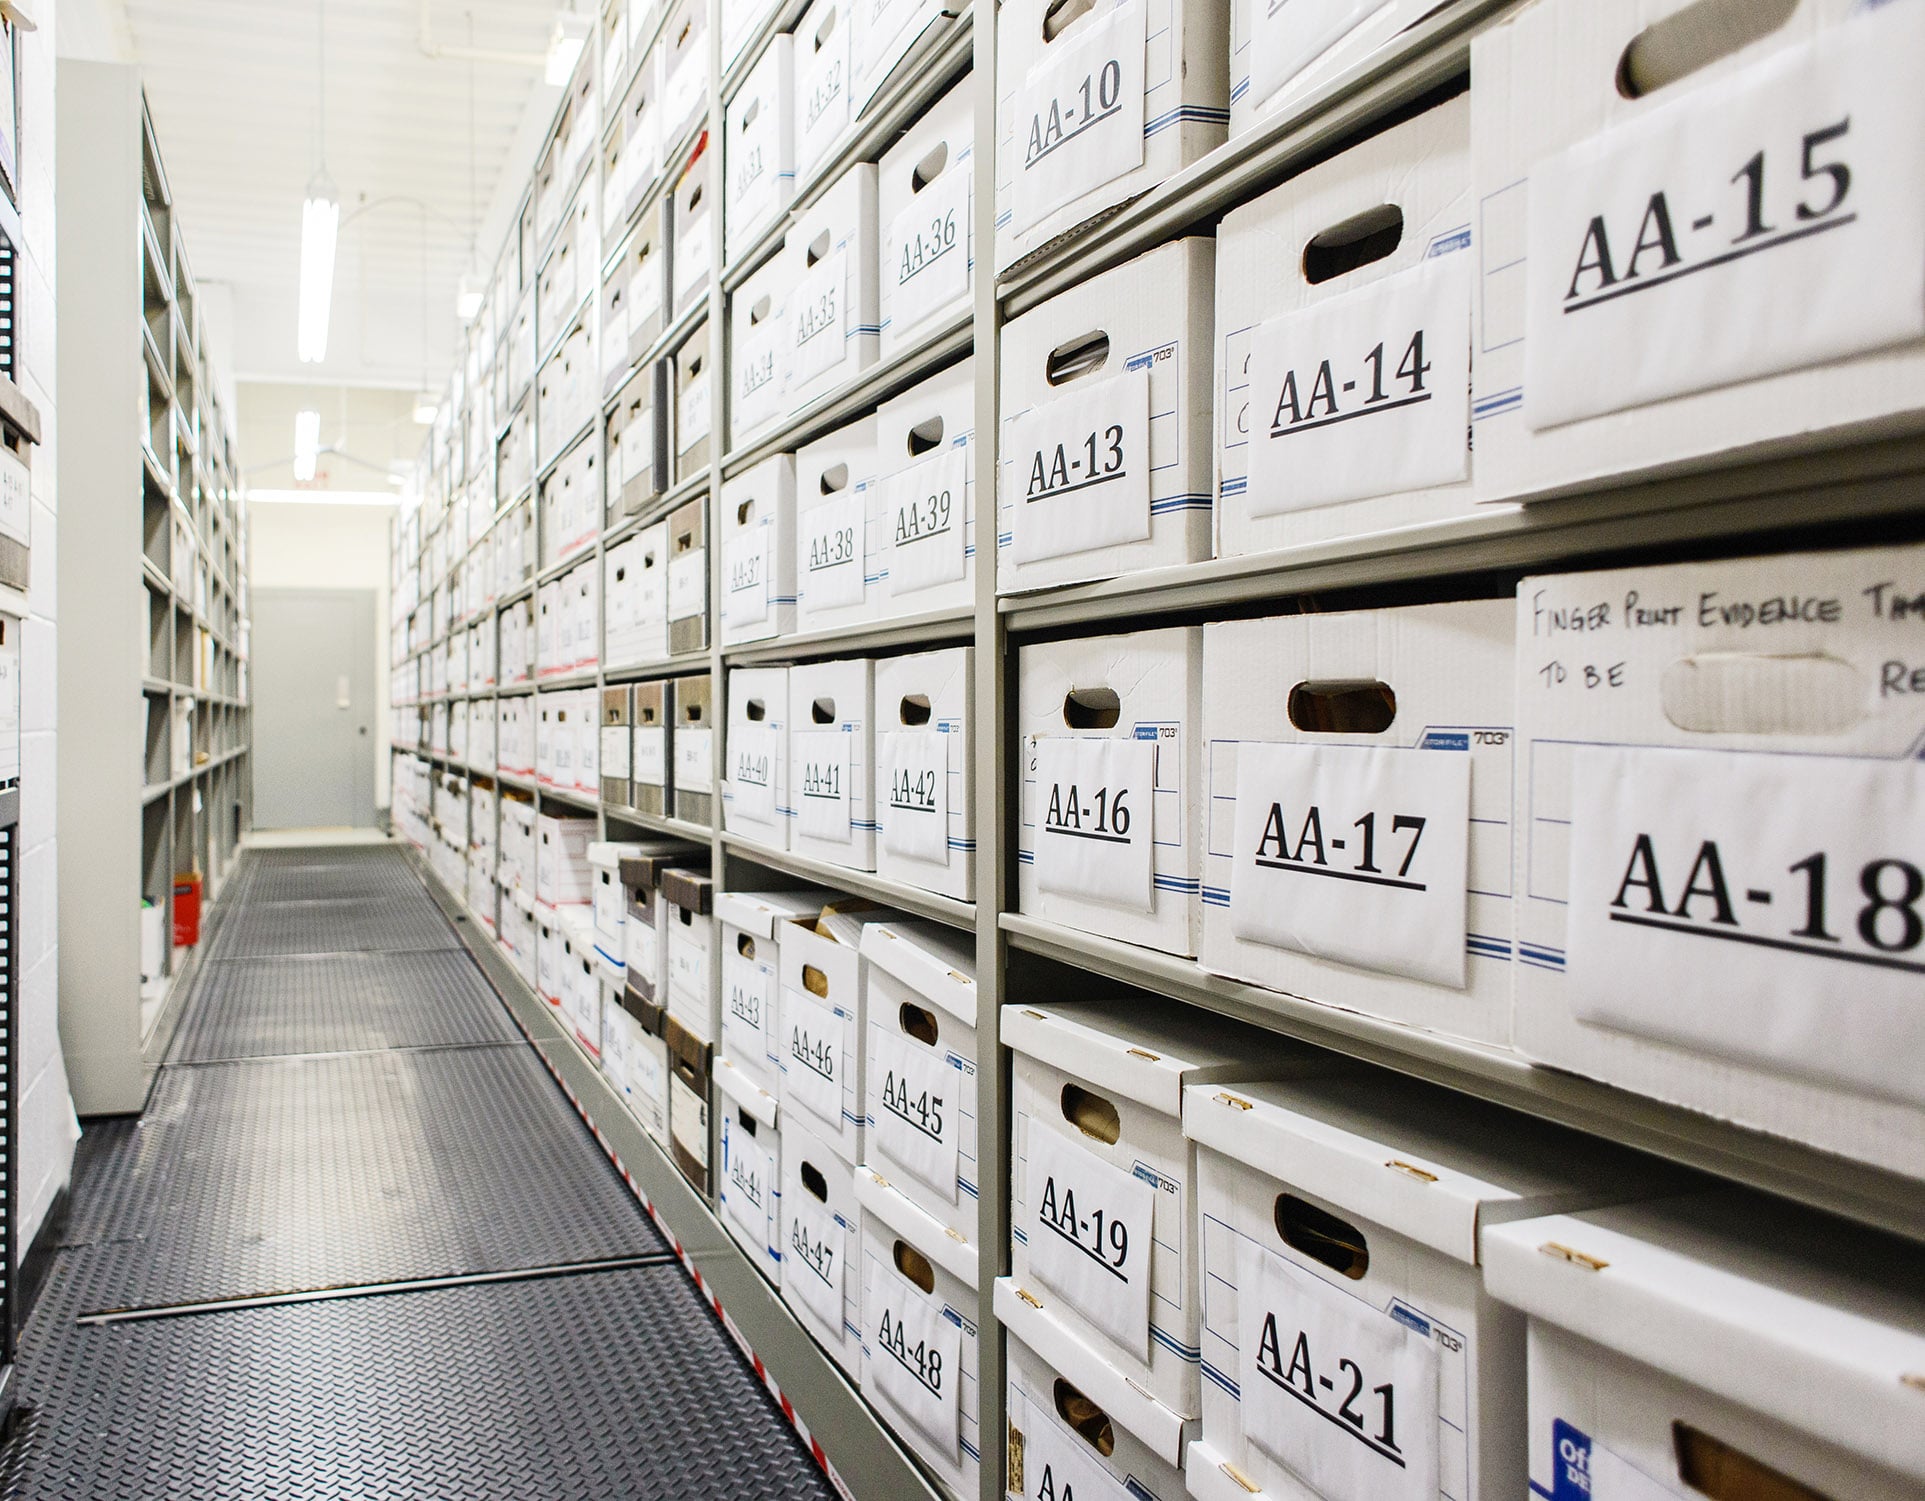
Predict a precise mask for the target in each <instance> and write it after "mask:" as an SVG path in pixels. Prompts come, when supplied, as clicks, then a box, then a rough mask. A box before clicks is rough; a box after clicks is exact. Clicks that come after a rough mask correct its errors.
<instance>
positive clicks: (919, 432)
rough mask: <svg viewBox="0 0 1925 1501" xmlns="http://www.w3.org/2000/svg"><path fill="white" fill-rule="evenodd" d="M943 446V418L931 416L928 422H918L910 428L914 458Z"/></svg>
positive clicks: (910, 443)
mask: <svg viewBox="0 0 1925 1501" xmlns="http://www.w3.org/2000/svg"><path fill="white" fill-rule="evenodd" d="M940 447H942V418H940V417H931V418H930V419H929V420H928V421H927V422H918V423H917V424H916V425H915V426H914V427H912V428H910V429H909V453H910V456H911V457H912V458H913V457H915V456H917V455H920V454H925V453H928V452H929V450H930V449H932V448H940Z"/></svg>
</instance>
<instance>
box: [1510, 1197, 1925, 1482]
mask: <svg viewBox="0 0 1925 1501" xmlns="http://www.w3.org/2000/svg"><path fill="white" fill-rule="evenodd" d="M1483 1243H1484V1266H1485V1272H1484V1276H1485V1283H1486V1286H1487V1287H1488V1288H1489V1290H1490V1292H1491V1293H1492V1294H1493V1295H1495V1296H1496V1297H1499V1298H1502V1299H1503V1300H1504V1301H1505V1302H1507V1303H1510V1304H1513V1305H1514V1306H1515V1307H1517V1308H1518V1309H1520V1310H1522V1311H1523V1312H1524V1313H1526V1314H1528V1315H1529V1316H1530V1378H1529V1379H1530V1419H1529V1421H1530V1489H1531V1493H1532V1494H1533V1495H1537V1496H1543V1497H1546V1498H1548V1501H1593V1498H1595V1501H1610V1498H1611V1497H1614V1496H1616V1497H1629V1498H1632V1501H1673V1498H1676V1501H1699V1498H1701V1497H1704V1496H1712V1497H1730V1498H1733V1501H1737V1498H1753V1497H1756V1498H1760V1501H1780V1498H1782V1501H1846V1498H1847V1497H1849V1498H1851V1501H1901V1498H1904V1497H1914V1496H1917V1495H1919V1494H1920V1493H1921V1492H1925V1424H1921V1423H1920V1422H1919V1406H1920V1403H1921V1401H1925V1396H1921V1393H1920V1391H1919V1379H1918V1373H1919V1371H1920V1370H1921V1369H1925V1290H1921V1288H1920V1285H1919V1280H1918V1276H1917V1250H1916V1247H1915V1246H1912V1245H1899V1244H1896V1243H1893V1242H1888V1241H1885V1240H1883V1239H1882V1238H1881V1237H1879V1236H1877V1235H1874V1234H1872V1233H1870V1232H1868V1231H1864V1230H1859V1229H1854V1228H1852V1227H1849V1226H1844V1225H1840V1224H1838V1223H1837V1222H1835V1221H1824V1220H1821V1219H1820V1218H1819V1217H1818V1216H1815V1215H1810V1214H1807V1213H1805V1212H1803V1211H1799V1210H1793V1209H1791V1208H1789V1207H1788V1206H1786V1205H1785V1204H1783V1203H1779V1202H1775V1201H1768V1200H1762V1199H1758V1198H1755V1197H1751V1196H1744V1195H1740V1194H1737V1193H1725V1194H1709V1195H1703V1196H1697V1197H1691V1198H1679V1199H1666V1200H1661V1201H1658V1202H1655V1203H1650V1204H1640V1205H1633V1206H1630V1207H1626V1208H1618V1209H1599V1210H1589V1211H1585V1212H1582V1213H1562V1214H1553V1215H1548V1216H1546V1217H1545V1218H1542V1219H1530V1220H1522V1221H1516V1222H1513V1223H1510V1224H1504V1225H1494V1226H1492V1227H1491V1228H1490V1229H1488V1230H1486V1231H1485V1232H1484V1236H1483ZM1516 1494H1519V1495H1522V1494H1523V1492H1522V1490H1521V1489H1520V1490H1519V1491H1518V1492H1516Z"/></svg>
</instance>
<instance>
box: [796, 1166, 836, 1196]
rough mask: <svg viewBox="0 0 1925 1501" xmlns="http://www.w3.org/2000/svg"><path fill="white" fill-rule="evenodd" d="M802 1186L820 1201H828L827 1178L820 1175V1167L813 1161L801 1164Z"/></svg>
mask: <svg viewBox="0 0 1925 1501" xmlns="http://www.w3.org/2000/svg"><path fill="white" fill-rule="evenodd" d="M801 1178H802V1186H803V1187H804V1188H806V1189H808V1191H809V1193H810V1194H811V1195H812V1196H813V1197H814V1198H815V1199H816V1200H817V1201H818V1202H820V1203H823V1204H826V1203H828V1202H829V1180H828V1179H827V1178H825V1177H823V1176H822V1169H821V1168H819V1167H817V1166H816V1165H815V1164H814V1163H813V1162H805V1163H803V1164H802V1172H801Z"/></svg>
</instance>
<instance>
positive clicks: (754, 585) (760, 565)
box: [722, 525, 770, 626]
mask: <svg viewBox="0 0 1925 1501" xmlns="http://www.w3.org/2000/svg"><path fill="white" fill-rule="evenodd" d="M769 533H770V528H768V527H766V526H760V525H757V526H752V527H750V528H749V529H748V530H747V531H744V532H738V533H736V535H735V536H733V537H731V538H729V540H728V541H727V542H726V543H725V544H723V547H722V619H723V622H724V623H725V624H728V625H739V626H747V625H761V624H762V623H763V622H764V621H766V620H767V619H768V618H769Z"/></svg>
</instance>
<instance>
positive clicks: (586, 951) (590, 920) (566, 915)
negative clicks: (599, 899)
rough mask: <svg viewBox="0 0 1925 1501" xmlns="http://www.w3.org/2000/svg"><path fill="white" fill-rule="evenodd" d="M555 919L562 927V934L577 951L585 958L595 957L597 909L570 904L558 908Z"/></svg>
mask: <svg viewBox="0 0 1925 1501" xmlns="http://www.w3.org/2000/svg"><path fill="white" fill-rule="evenodd" d="M555 921H556V923H557V925H558V926H559V927H560V928H561V936H562V937H563V938H565V939H566V940H567V941H568V942H569V943H570V944H572V945H573V946H574V949H575V952H576V953H577V954H579V955H580V956H581V957H582V958H584V959H593V958H594V957H595V910H594V908H592V907H588V906H568V907H560V908H557V909H556V913H555Z"/></svg>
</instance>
